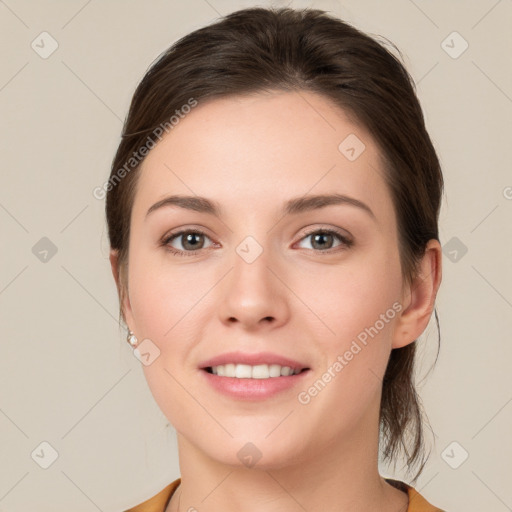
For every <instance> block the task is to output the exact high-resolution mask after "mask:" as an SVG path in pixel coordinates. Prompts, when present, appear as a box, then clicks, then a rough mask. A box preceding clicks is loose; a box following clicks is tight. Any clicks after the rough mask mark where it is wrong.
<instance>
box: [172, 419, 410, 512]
mask: <svg viewBox="0 0 512 512" xmlns="http://www.w3.org/2000/svg"><path fill="white" fill-rule="evenodd" d="M370 423H371V424H372V426H373V428H370V429H369V428H361V425H366V427H367V426H368V425H369V418H365V419H364V421H363V422H362V424H361V425H360V426H359V428H355V429H353V431H352V433H351V435H350V436H345V437H343V436H341V435H340V436H338V438H337V439H333V440H332V442H331V443H330V444H327V445H323V446H322V447H318V446H315V448H314V450H304V448H303V447H297V448H298V450H297V454H294V455H293V461H288V462H287V463H286V465H280V466H279V467H275V466H273V467H270V466H269V467H265V468H261V467H258V464H256V466H254V467H252V468H247V467H245V466H233V465H227V464H223V463H220V462H219V461H217V460H214V459H212V458H211V457H208V456H207V455H206V454H205V453H204V452H203V451H201V450H199V449H198V448H197V447H196V446H195V445H193V444H191V443H190V442H189V441H188V440H187V439H186V438H185V437H184V436H183V435H181V434H179V433H178V448H179V459H180V472H181V485H180V487H179V489H178V490H177V491H176V493H175V494H174V496H173V498H172V500H171V502H170V503H169V506H168V507H167V511H166V512H185V511H189V510H190V511H193V510H201V512H214V511H219V510H222V511H223V512H231V511H233V512H234V511H239V510H244V511H245V512H256V511H258V512H261V511H262V510H263V511H265V512H284V511H286V512H290V511H295V510H296V511H297V512H303V511H305V510H307V511H311V512H313V511H322V512H331V511H332V512H334V511H336V512H345V511H349V510H350V511H353V510H357V511H361V512H370V511H374V510H380V511H382V512H387V511H393V512H405V511H406V510H407V504H408V497H407V495H406V494H405V493H403V492H401V491H399V490H397V489H395V488H393V487H392V486H391V485H389V484H388V483H386V482H385V480H384V479H383V478H382V477H381V476H380V475H379V472H378V415H377V414H376V413H373V421H371V422H370ZM342 437H343V439H341V438H342ZM300 449H302V451H299V450H300ZM178 500H179V503H180V505H179V509H178Z"/></svg>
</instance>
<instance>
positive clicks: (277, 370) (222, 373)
mask: <svg viewBox="0 0 512 512" xmlns="http://www.w3.org/2000/svg"><path fill="white" fill-rule="evenodd" d="M300 371H301V370H295V371H294V370H293V369H292V368H290V367H289V366H281V365H279V364H258V365H256V366H251V365H248V364H233V363H228V364H220V365H218V366H212V373H214V374H215V375H218V376H219V377H235V378H237V379H268V378H270V377H280V376H283V377H288V376H290V375H296V374H297V373H300Z"/></svg>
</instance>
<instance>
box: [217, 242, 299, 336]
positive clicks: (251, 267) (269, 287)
mask: <svg viewBox="0 0 512 512" xmlns="http://www.w3.org/2000/svg"><path fill="white" fill-rule="evenodd" d="M280 274H281V271H280V267H279V265H278V264H277V263H276V262H275V261H271V258H270V256H269V254H268V252H267V251H265V250H264V251H263V252H262V253H261V254H260V255H259V256H258V257H257V258H256V259H255V260H254V261H252V262H250V263H249V262H248V261H246V260H245V259H244V258H243V257H241V256H240V255H239V254H238V253H236V254H235V256H234V258H233V267H232V270H231V272H229V274H228V275H227V276H226V278H225V279H223V281H224V282H223V283H221V286H220V289H219V293H220V294H221V298H220V307H219V309H218V312H219V315H220V320H221V322H223V323H224V324H226V325H227V326H228V327H229V326H230V325H232V324H239V326H240V328H243V329H245V330H247V331H254V330H257V329H262V328H276V327H278V326H281V325H283V324H284V323H286V322H287V321H288V319H289V315H290V309H289V302H288V301H289V296H290V295H291V292H290V291H289V290H288V289H287V287H286V286H285V284H284V283H285V282H286V279H285V276H284V275H280Z"/></svg>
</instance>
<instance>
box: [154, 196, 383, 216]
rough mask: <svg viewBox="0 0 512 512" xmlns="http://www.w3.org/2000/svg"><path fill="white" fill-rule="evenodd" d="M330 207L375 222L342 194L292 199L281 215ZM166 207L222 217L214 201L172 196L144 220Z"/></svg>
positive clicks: (368, 210) (359, 204)
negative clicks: (340, 207) (351, 211)
mask: <svg viewBox="0 0 512 512" xmlns="http://www.w3.org/2000/svg"><path fill="white" fill-rule="evenodd" d="M331 205H349V206H354V207H356V208H360V209H362V210H363V211H365V212H366V213H368V214H369V215H370V217H372V218H373V220H377V219H376V217H375V214H374V213H373V211H372V210H371V208H370V207H369V206H368V205H367V204H366V203H363V202H362V201H360V200H359V199H356V198H354V197H350V196H347V195H344V194H321V195H309V196H302V197H297V198H293V199H290V200H288V201H286V202H285V204H284V206H283V208H282V210H281V214H282V216H285V215H293V214H299V213H303V212H308V211H312V210H317V209H320V208H325V207H326V206H331ZM166 206H177V207H179V208H184V209H186V210H193V211H196V212H200V213H207V214H210V215H214V216H216V217H221V216H222V208H221V207H220V205H219V203H217V202H216V201H212V200H210V199H207V198H206V197H200V196H181V195H174V196H168V197H165V198H164V199H162V200H160V201H158V202H157V203H155V204H154V205H153V206H151V208H149V210H148V211H147V213H146V218H147V217H148V215H150V214H151V213H152V212H154V211H156V210H159V209H160V208H164V207H166Z"/></svg>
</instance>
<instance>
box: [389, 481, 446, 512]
mask: <svg viewBox="0 0 512 512" xmlns="http://www.w3.org/2000/svg"><path fill="white" fill-rule="evenodd" d="M386 481H387V482H388V483H390V484H391V485H393V486H394V487H396V488H397V489H400V490H401V491H404V492H406V493H407V495H408V497H409V506H408V507H407V512H445V511H444V510H441V509H440V508H437V507H435V506H434V505H432V504H431V503H429V502H428V501H427V500H426V499H425V498H424V497H423V496H422V495H421V494H420V493H419V492H418V491H417V490H416V489H414V487H411V486H410V485H408V484H406V483H404V482H401V481H400V480H392V479H389V478H386Z"/></svg>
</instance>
